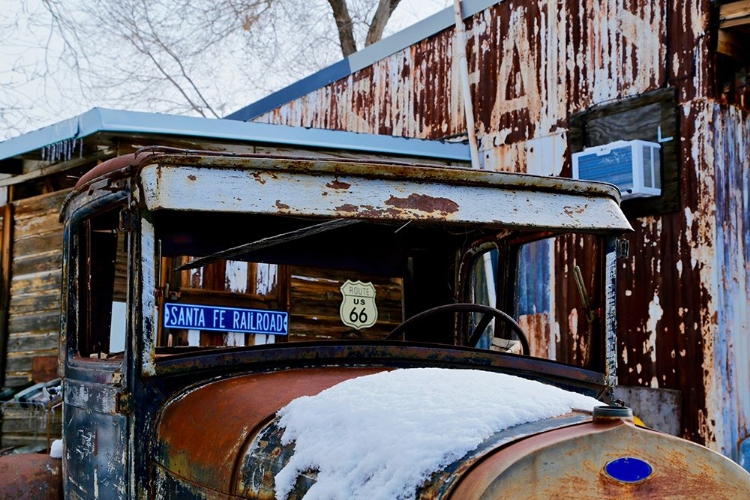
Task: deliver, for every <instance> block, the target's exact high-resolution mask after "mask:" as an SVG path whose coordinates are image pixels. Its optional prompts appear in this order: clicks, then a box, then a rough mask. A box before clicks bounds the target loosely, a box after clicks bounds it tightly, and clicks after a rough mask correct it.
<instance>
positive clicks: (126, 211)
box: [118, 208, 135, 233]
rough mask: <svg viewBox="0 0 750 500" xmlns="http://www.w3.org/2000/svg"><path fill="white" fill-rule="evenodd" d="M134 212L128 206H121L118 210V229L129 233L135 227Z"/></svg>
mask: <svg viewBox="0 0 750 500" xmlns="http://www.w3.org/2000/svg"><path fill="white" fill-rule="evenodd" d="M134 219H135V214H134V212H133V211H132V210H130V208H123V209H122V210H120V221H119V225H118V229H119V230H120V231H125V232H127V233H130V232H132V231H133V229H134V228H135V223H134Z"/></svg>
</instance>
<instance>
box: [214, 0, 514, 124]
mask: <svg viewBox="0 0 750 500" xmlns="http://www.w3.org/2000/svg"><path fill="white" fill-rule="evenodd" d="M503 1H504V0H463V1H462V2H461V3H462V6H463V17H464V19H467V18H469V17H471V16H473V15H474V14H476V13H478V12H481V11H483V10H485V9H487V8H489V7H492V6H493V5H495V4H497V3H500V2H503ZM454 24H455V18H454V14H453V7H448V8H445V9H443V10H441V11H440V12H437V13H435V14H433V15H431V16H430V17H427V18H425V19H423V20H421V21H419V22H417V23H415V24H413V25H411V26H409V27H408V28H405V29H403V30H401V31H399V32H397V33H394V34H393V35H391V36H389V37H387V38H384V39H382V40H380V41H379V42H377V43H374V44H372V45H370V46H368V47H365V48H364V49H362V50H360V51H357V52H355V53H354V54H352V55H350V56H349V57H348V58H345V59H342V60H341V61H339V62H337V63H334V64H332V65H330V66H328V67H326V68H323V69H321V70H320V71H318V72H316V73H313V74H312V75H310V76H308V77H306V78H303V79H301V80H299V81H297V82H294V83H292V84H291V85H288V86H287V87H284V88H283V89H281V90H278V91H276V92H274V93H273V94H270V95H268V96H266V97H264V98H262V99H260V100H258V101H256V102H254V103H252V104H250V105H248V106H245V107H244V108H242V109H239V110H237V111H235V112H234V113H231V114H229V115H227V116H225V117H224V119H226V120H240V121H248V120H252V119H253V118H255V117H257V116H260V115H262V114H264V113H267V112H269V111H272V110H274V109H276V108H278V107H279V106H281V105H283V104H286V103H288V102H290V101H293V100H295V99H298V98H300V97H303V96H305V95H307V94H309V93H310V92H313V91H315V90H317V89H319V88H322V87H325V86H326V85H328V84H330V83H333V82H335V81H336V80H340V79H341V78H345V77H347V76H349V75H351V74H352V73H355V72H357V71H359V70H361V69H363V68H366V67H368V66H371V65H373V64H375V63H376V62H378V61H380V60H382V59H385V58H386V57H388V56H390V55H392V54H395V53H396V52H399V51H401V50H403V49H405V48H407V47H410V46H412V45H414V44H415V43H417V42H420V41H422V40H424V39H426V38H429V37H430V36H432V35H434V34H436V33H439V32H441V31H443V30H444V29H446V28H449V27H451V26H454Z"/></svg>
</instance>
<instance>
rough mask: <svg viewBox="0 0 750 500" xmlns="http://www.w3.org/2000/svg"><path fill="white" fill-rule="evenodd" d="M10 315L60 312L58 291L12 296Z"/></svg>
mask: <svg viewBox="0 0 750 500" xmlns="http://www.w3.org/2000/svg"><path fill="white" fill-rule="evenodd" d="M9 312H10V315H11V316H16V315H21V314H30V313H41V312H56V313H58V314H59V312H60V291H59V290H48V291H46V292H40V293H36V294H33V295H14V296H12V297H11V298H10V311H9Z"/></svg>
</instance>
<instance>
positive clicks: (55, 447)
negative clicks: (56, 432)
mask: <svg viewBox="0 0 750 500" xmlns="http://www.w3.org/2000/svg"><path fill="white" fill-rule="evenodd" d="M62 454H63V442H62V439H55V440H54V441H52V445H50V447H49V456H50V457H52V458H62Z"/></svg>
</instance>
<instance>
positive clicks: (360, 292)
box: [339, 280, 378, 330]
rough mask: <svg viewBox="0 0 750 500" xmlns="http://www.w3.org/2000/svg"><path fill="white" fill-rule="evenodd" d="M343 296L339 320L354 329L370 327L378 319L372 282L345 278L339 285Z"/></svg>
mask: <svg viewBox="0 0 750 500" xmlns="http://www.w3.org/2000/svg"><path fill="white" fill-rule="evenodd" d="M341 295H343V296H344V298H343V300H342V301H341V307H340V308H339V315H340V316H341V322H342V323H344V324H345V325H346V326H351V327H352V328H354V329H356V330H361V329H363V328H370V327H371V326H372V325H374V324H375V322H376V321H377V320H378V307H377V305H375V286H373V284H372V283H362V282H361V281H351V280H346V283H344V284H343V285H342V286H341Z"/></svg>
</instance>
